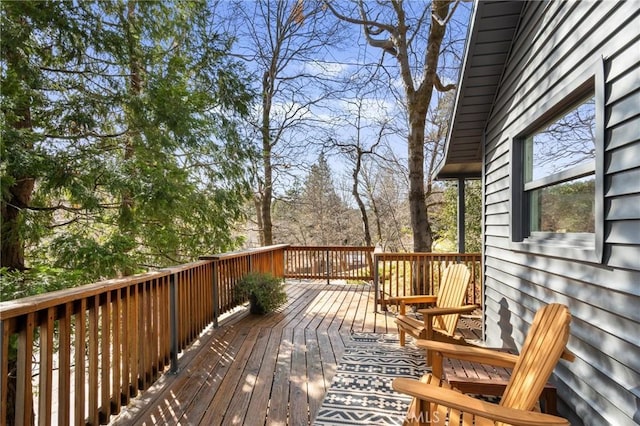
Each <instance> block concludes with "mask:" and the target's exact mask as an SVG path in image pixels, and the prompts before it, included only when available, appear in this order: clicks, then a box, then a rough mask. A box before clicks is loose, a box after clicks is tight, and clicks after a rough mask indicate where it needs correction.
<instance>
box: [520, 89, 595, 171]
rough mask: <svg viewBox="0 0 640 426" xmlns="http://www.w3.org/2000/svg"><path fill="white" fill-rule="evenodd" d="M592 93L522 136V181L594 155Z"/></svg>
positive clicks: (571, 164) (560, 168)
mask: <svg viewBox="0 0 640 426" xmlns="http://www.w3.org/2000/svg"><path fill="white" fill-rule="evenodd" d="M595 118H596V112H595V97H593V96H592V97H590V98H589V99H586V100H585V101H584V102H582V103H580V104H579V105H578V106H577V107H575V108H573V109H572V110H571V111H569V112H568V113H567V114H565V115H563V116H562V117H560V118H559V119H557V120H555V121H554V122H553V123H551V124H549V125H548V126H546V127H544V128H542V129H540V130H538V131H537V132H535V133H534V134H533V135H531V136H529V137H528V138H526V139H525V150H524V152H525V158H524V166H525V167H524V181H525V182H531V181H532V180H537V179H540V178H543V177H545V176H549V175H551V174H554V173H558V172H561V171H563V170H567V169H569V168H571V167H574V166H577V165H579V164H583V163H585V162H587V161H593V160H594V159H595V158H596V148H595V128H596V119H595Z"/></svg>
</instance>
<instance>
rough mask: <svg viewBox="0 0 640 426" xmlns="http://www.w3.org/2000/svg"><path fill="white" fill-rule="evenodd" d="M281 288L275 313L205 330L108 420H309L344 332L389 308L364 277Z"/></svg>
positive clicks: (386, 325) (380, 320)
mask: <svg viewBox="0 0 640 426" xmlns="http://www.w3.org/2000/svg"><path fill="white" fill-rule="evenodd" d="M287 292H288V294H289V300H288V302H287V304H286V306H284V307H283V308H282V309H280V310H279V311H278V312H277V313H273V314H269V315H266V316H254V315H247V314H246V312H244V311H242V312H238V313H236V314H235V315H233V316H231V317H230V318H229V319H226V320H225V321H222V322H221V323H220V326H219V327H218V328H216V329H213V328H211V329H208V330H207V331H205V332H204V333H203V334H202V335H201V336H200V338H199V339H198V340H196V342H195V343H194V344H193V345H192V346H191V347H190V348H189V349H188V350H187V351H185V353H184V354H182V356H181V357H180V360H179V363H180V371H179V372H178V373H177V374H169V373H167V374H164V375H163V376H162V377H161V378H160V380H159V381H158V382H157V383H156V384H155V385H154V386H152V387H151V388H150V389H149V390H148V391H146V392H144V393H143V394H141V395H140V396H138V398H136V399H134V400H132V402H131V403H130V404H129V406H128V407H127V408H126V409H125V410H124V411H123V412H122V413H121V414H120V415H119V416H118V417H115V418H114V419H113V421H112V424H117V425H134V424H135V425H143V424H146V425H150V424H189V425H198V424H203V425H221V424H225V425H226V424H229V425H231V424H241V425H264V424H269V425H285V424H288V425H294V426H297V425H307V424H310V423H312V421H313V419H314V418H315V416H316V414H317V412H318V410H319V408H320V405H321V403H322V400H323V397H324V394H325V392H326V390H327V389H328V388H329V386H330V384H331V380H332V378H333V376H334V374H335V370H336V366H337V362H339V360H340V358H341V356H342V353H343V351H344V347H345V344H344V338H345V337H346V336H348V335H349V334H350V333H351V332H377V333H389V332H391V333H395V332H396V327H395V323H394V322H393V315H392V314H391V313H384V312H375V309H374V297H373V290H372V288H371V286H369V285H364V284H362V285H360V284H326V282H324V283H323V282H320V281H297V280H288V281H287ZM467 331H468V330H467ZM470 337H473V335H470Z"/></svg>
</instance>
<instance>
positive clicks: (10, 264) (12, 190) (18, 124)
mask: <svg viewBox="0 0 640 426" xmlns="http://www.w3.org/2000/svg"><path fill="white" fill-rule="evenodd" d="M21 21H22V22H23V23H24V19H21ZM24 25H26V23H24ZM22 55H23V54H22V53H21V52H20V51H19V50H17V49H15V50H14V49H11V50H10V51H9V52H7V55H6V61H7V68H8V69H9V70H13V71H14V72H16V73H18V75H20V71H18V70H19V68H20V62H21V56H22ZM22 60H24V59H22ZM24 83H25V84H28V83H27V82H26V81H25V82H24ZM28 102H29V101H28V100H24V101H23V105H18V106H17V108H16V111H15V112H16V116H17V117H18V119H17V120H16V121H15V122H12V123H7V125H8V126H11V127H12V128H14V129H17V130H27V131H29V130H31V128H32V123H31V105H30V104H28ZM17 133H20V132H17ZM17 143H18V144H20V142H19V141H18V142H17ZM22 145H23V147H24V149H25V150H27V151H31V150H33V144H32V143H30V142H27V143H25V144H22ZM6 173H7V175H8V176H11V177H12V178H13V179H14V184H13V185H12V186H11V187H9V197H8V198H5V196H2V197H1V201H0V215H1V217H2V225H1V229H0V236H1V238H0V244H1V246H2V247H1V250H0V266H3V267H7V268H9V270H17V271H24V270H25V263H24V240H23V239H22V237H21V234H20V222H21V215H22V211H23V210H24V209H26V208H27V207H29V203H30V202H31V196H32V194H33V189H34V185H35V178H34V177H33V176H27V175H25V174H24V172H23V171H22V170H13V169H12V168H11V167H9V168H8V169H7V171H6Z"/></svg>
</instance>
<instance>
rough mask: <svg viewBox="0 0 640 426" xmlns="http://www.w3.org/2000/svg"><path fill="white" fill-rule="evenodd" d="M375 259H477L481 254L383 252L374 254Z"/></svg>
mask: <svg viewBox="0 0 640 426" xmlns="http://www.w3.org/2000/svg"><path fill="white" fill-rule="evenodd" d="M375 255H376V257H478V256H481V255H482V253H439V252H411V253H407V252H405V253H401V252H383V253H376V254H375Z"/></svg>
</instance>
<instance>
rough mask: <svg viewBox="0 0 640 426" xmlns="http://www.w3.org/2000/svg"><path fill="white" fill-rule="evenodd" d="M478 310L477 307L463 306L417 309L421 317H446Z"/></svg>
mask: <svg viewBox="0 0 640 426" xmlns="http://www.w3.org/2000/svg"><path fill="white" fill-rule="evenodd" d="M476 309H478V305H464V306H453V307H443V308H428V309H418V312H420V313H421V314H422V315H425V316H429V317H434V316H439V315H448V314H461V313H464V312H473V311H475V310H476Z"/></svg>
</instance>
